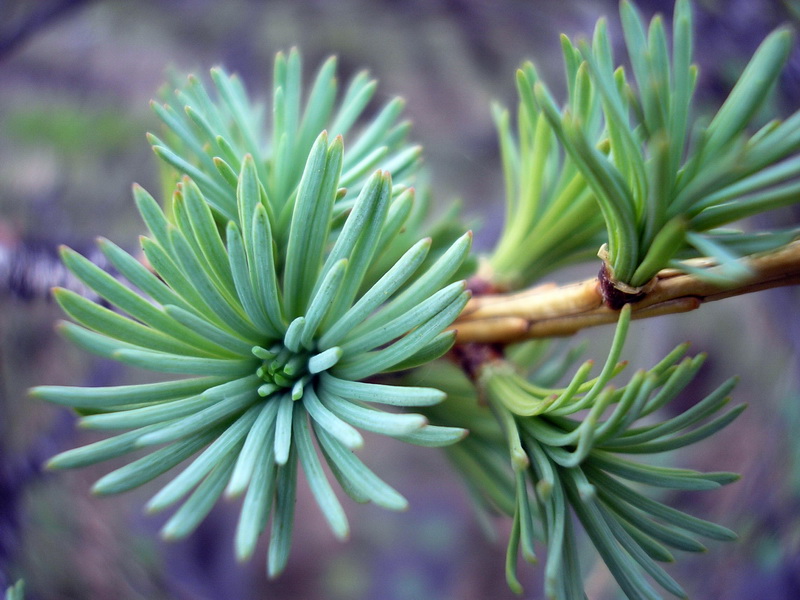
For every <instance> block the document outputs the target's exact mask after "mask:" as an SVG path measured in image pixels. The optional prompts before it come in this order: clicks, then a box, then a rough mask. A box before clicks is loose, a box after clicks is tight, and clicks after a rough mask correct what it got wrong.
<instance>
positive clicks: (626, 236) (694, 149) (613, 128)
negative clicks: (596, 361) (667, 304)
mask: <svg viewBox="0 0 800 600" xmlns="http://www.w3.org/2000/svg"><path fill="white" fill-rule="evenodd" d="M620 14H621V20H622V25H623V30H624V34H625V44H626V48H627V55H628V57H629V60H630V63H631V66H632V77H631V76H630V75H629V74H628V73H626V71H625V69H624V68H623V67H617V66H615V64H614V60H613V53H612V45H611V41H610V39H609V36H608V32H607V28H606V24H605V21H604V20H600V21H599V22H598V24H597V27H596V29H595V32H594V36H593V39H592V42H591V44H589V43H587V42H585V41H581V42H579V43H578V44H577V45H576V44H573V43H572V41H570V40H569V38H567V37H566V36H562V50H563V53H564V63H565V69H566V78H567V84H568V85H567V87H568V100H567V102H566V104H565V106H564V107H563V108H561V107H559V105H558V103H557V101H556V100H555V99H554V97H553V95H552V94H551V93H550V91H549V90H548V88H547V86H546V85H545V84H544V82H543V81H542V80H541V79H540V78H539V76H538V74H537V73H536V70H535V68H534V67H533V65H532V64H531V63H526V64H524V65H523V67H522V68H521V69H520V70H519V71H518V73H517V84H518V89H519V93H520V102H521V106H520V117H519V122H520V125H519V127H520V134H519V138H520V142H519V144H520V148H521V149H520V150H516V149H515V148H514V146H513V139H512V138H511V136H510V134H509V133H508V130H507V123H506V120H507V117H505V116H503V115H502V114H501V115H500V116H499V117H498V121H499V124H500V135H501V148H504V164H505V170H506V180H507V183H506V185H507V190H508V191H507V193H508V194H509V196H510V198H511V200H510V204H509V210H508V211H507V218H508V220H509V221H511V220H512V218H513V219H515V220H516V219H517V217H518V216H519V219H520V220H519V221H518V222H516V223H512V224H510V225H509V227H508V228H507V229H506V234H505V235H504V237H503V238H502V239H501V243H500V245H499V246H498V249H497V253H496V256H495V257H494V259H493V266H494V267H495V268H496V269H498V270H499V271H500V275H501V276H503V274H504V273H505V274H506V277H508V279H509V280H511V281H512V282H517V281H519V282H521V283H523V284H524V283H527V282H529V281H531V280H532V279H533V278H535V277H536V276H538V272H537V268H538V267H539V266H540V265H541V262H532V261H531V262H530V263H523V265H522V266H514V265H513V264H512V263H511V261H510V255H511V253H512V252H513V247H514V244H515V243H519V242H520V241H522V240H523V239H525V240H530V243H531V244H532V245H533V246H534V248H535V249H536V252H535V255H536V256H537V258H536V260H537V261H541V259H539V258H538V256H540V255H541V256H548V253H549V254H550V255H552V256H557V257H558V259H559V260H573V259H575V258H576V257H580V256H584V255H585V252H586V250H588V248H587V243H588V241H589V240H591V239H592V235H593V234H594V233H595V227H596V221H595V220H594V219H595V217H594V216H584V219H583V220H581V219H580V218H579V215H580V214H584V215H587V210H586V209H587V207H586V206H584V204H586V203H587V202H586V197H587V195H591V197H593V198H594V200H595V202H596V207H597V209H599V213H600V214H601V215H602V218H603V220H604V221H605V227H606V235H607V238H606V247H605V250H604V252H603V253H602V255H603V258H604V261H605V263H606V267H607V270H608V273H607V274H608V276H609V279H611V280H612V281H613V282H614V283H617V284H620V288H621V289H623V290H624V291H626V292H630V289H629V288H634V290H635V289H637V288H641V287H642V286H644V285H646V284H647V283H648V282H649V281H650V280H651V279H652V278H653V277H654V276H655V274H656V273H657V272H658V271H659V270H661V269H663V268H665V267H667V266H670V267H675V268H679V269H681V270H684V271H687V272H691V273H695V272H696V273H697V274H699V275H703V273H701V272H700V271H699V270H697V269H696V268H694V267H692V265H691V264H690V263H687V262H685V261H684V260H683V259H686V258H690V257H696V256H702V257H710V258H712V259H714V260H715V261H717V262H718V263H720V264H722V265H725V266H726V267H727V269H726V270H725V271H723V273H722V275H718V277H719V278H720V282H723V283H724V282H725V281H735V280H737V279H741V277H743V276H744V275H746V272H743V271H742V269H741V268H740V267H739V266H738V265H737V264H736V263H735V261H736V259H738V258H740V257H741V256H743V255H747V254H752V253H757V252H763V251H766V250H770V249H774V248H777V247H779V246H781V245H784V244H786V243H788V242H789V241H790V240H791V239H793V238H794V237H796V236H797V234H798V230H797V228H791V229H787V230H785V231H768V232H767V231H765V232H758V233H757V234H753V233H745V232H743V231H740V230H736V229H730V228H728V226H729V225H730V224H732V223H735V222H738V221H741V220H742V219H745V218H747V217H750V216H753V215H757V214H761V213H763V212H766V211H769V210H772V209H774V208H777V207H780V206H785V205H788V204H791V203H793V202H794V201H795V198H796V196H797V193H798V189H800V188H798V185H800V183H798V178H800V161H798V158H797V156H796V153H797V150H798V149H800V113H795V114H794V115H792V116H791V117H790V118H788V119H786V120H785V121H779V120H772V121H770V122H768V123H767V124H766V125H763V126H762V127H761V128H759V129H758V130H757V131H756V132H755V133H753V134H752V135H751V134H748V133H747V130H748V129H749V128H751V127H752V126H753V123H754V122H756V120H757V116H758V113H759V109H760V108H761V107H762V106H763V104H764V102H765V100H766V98H767V97H768V96H769V91H770V89H771V88H773V87H774V86H775V83H776V81H777V80H778V77H779V75H780V72H781V69H782V67H783V65H784V64H785V63H786V60H787V59H788V55H789V50H790V48H791V45H792V41H793V36H792V34H791V33H790V31H789V30H788V29H785V28H783V29H778V30H777V31H775V32H773V33H772V34H771V35H770V36H768V37H767V38H766V39H765V40H764V42H763V43H762V44H761V46H760V47H759V48H758V50H757V51H756V53H755V54H754V56H753V58H752V59H751V61H750V63H749V64H748V65H747V67H746V68H745V70H744V72H743V73H742V75H741V77H740V78H739V80H738V82H737V83H736V85H735V86H734V88H733V89H732V91H731V92H730V95H729V96H728V99H727V100H726V101H725V102H724V103H723V105H722V106H721V107H720V109H719V110H718V111H717V113H716V115H715V116H714V117H713V118H712V119H711V120H710V122H707V123H706V122H705V121H703V120H702V119H698V120H695V121H694V122H693V121H692V118H693V114H692V108H693V96H694V91H695V87H696V81H697V67H696V66H695V65H693V64H692V14H691V6H690V3H689V2H688V0H678V2H676V4H675V11H674V15H673V21H672V51H671V52H670V49H669V43H668V36H667V33H666V30H665V26H664V24H663V20H662V19H661V17H660V16H656V17H654V18H653V20H652V21H651V22H650V26H649V29H648V28H646V27H645V23H644V21H643V19H642V17H641V15H640V14H639V13H638V11H637V10H636V8H635V7H634V6H633V5H632V4H631V3H630V2H628V1H627V0H623V2H622V3H621V8H620ZM545 121H546V123H545ZM689 132H692V133H691V135H690V134H689ZM553 138H555V139H553ZM526 140H528V141H527V142H526ZM556 140H557V143H556ZM526 143H527V144H528V145H530V144H532V149H531V150H528V149H527V146H526ZM537 148H538V149H537ZM561 152H563V153H565V154H566V155H567V156H568V157H569V160H568V161H567V160H566V159H561V158H559V156H560V153H561ZM560 163H563V165H561V166H559V165H560ZM576 171H577V173H576ZM581 183H582V184H583V187H582V186H581ZM515 198H516V199H515ZM564 203H566V204H564ZM565 206H568V207H569V208H570V210H574V211H577V210H578V209H579V208H580V209H581V211H580V212H578V213H577V215H575V216H573V217H572V220H571V221H570V218H569V215H571V214H573V213H571V212H570V210H567V208H565ZM548 209H549V211H548ZM588 212H589V213H590V212H591V211H588ZM561 215H566V216H567V218H565V219H564V220H561V219H560V218H559V220H558V222H557V223H558V225H562V226H565V225H571V226H572V225H574V230H575V231H576V233H577V235H576V236H575V237H572V236H568V235H566V234H565V233H563V232H561V230H560V229H558V225H556V229H555V231H554V230H553V228H552V227H551V228H549V229H546V228H544V227H543V225H542V223H543V222H544V223H550V220H551V219H553V217H560V216H561ZM568 231H569V230H568ZM562 246H565V249H564V252H562V253H559V252H558V249H559V248H561V247H562ZM532 260H533V259H532ZM704 276H708V274H705V275H704Z"/></svg>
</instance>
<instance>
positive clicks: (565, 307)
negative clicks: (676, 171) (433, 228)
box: [451, 240, 800, 343]
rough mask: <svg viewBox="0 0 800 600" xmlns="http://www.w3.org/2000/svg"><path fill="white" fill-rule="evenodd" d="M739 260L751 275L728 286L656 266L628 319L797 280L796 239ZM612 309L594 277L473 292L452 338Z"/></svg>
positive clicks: (581, 318)
mask: <svg viewBox="0 0 800 600" xmlns="http://www.w3.org/2000/svg"><path fill="white" fill-rule="evenodd" d="M742 262H743V263H744V264H746V265H747V266H748V268H749V270H750V276H749V277H747V278H746V279H743V280H740V281H739V282H737V283H736V284H735V285H732V286H727V287H726V286H722V285H719V284H716V283H712V282H709V281H707V280H704V279H701V278H699V277H697V276H696V275H688V274H686V273H683V272H681V271H678V270H675V269H665V270H663V271H661V272H660V273H659V274H658V275H657V276H656V279H655V282H654V284H653V285H652V287H650V286H648V291H647V292H646V293H645V294H644V295H643V296H642V297H641V298H640V299H639V300H637V301H636V302H635V303H632V308H633V318H634V319H644V318H648V317H655V316H660V315H667V314H674V313H682V312H688V311H690V310H694V309H696V308H699V307H700V306H701V305H702V304H703V303H705V302H712V301H714V300H722V299H723V298H729V297H731V296H738V295H740V294H749V293H750V292H757V291H760V290H765V289H769V288H773V287H780V286H784V285H795V284H798V283H800V240H798V241H795V242H792V243H791V244H788V245H786V246H783V247H782V248H780V249H778V250H776V251H773V252H769V253H765V254H761V255H758V256H755V257H750V258H746V259H742ZM692 264H693V266H695V267H701V268H703V269H707V270H708V271H709V272H710V273H712V274H713V273H714V271H715V270H717V271H718V270H719V269H720V267H719V266H718V265H716V264H715V263H713V262H711V261H708V260H699V261H694V262H693V263H692ZM617 312H618V311H616V310H613V309H612V308H610V307H608V306H607V305H606V304H605V303H604V301H603V296H602V292H601V289H600V282H599V281H598V279H597V278H593V279H587V280H585V281H581V282H578V283H573V284H569V285H564V286H558V285H556V284H545V285H541V286H537V287H535V288H532V289H530V290H525V291H523V292H517V293H513V294H487V295H482V296H477V297H475V298H473V299H472V300H470V301H469V303H468V304H467V306H466V307H465V308H464V311H463V312H462V313H461V315H460V316H459V318H458V319H457V320H456V322H455V323H454V324H453V326H452V327H451V328H452V329H455V330H457V337H456V340H457V343H470V342H478V343H511V342H516V341H521V340H526V339H532V338H540V337H557V336H567V335H572V334H574V333H575V332H577V331H579V330H581V329H584V328H587V327H594V326H596V325H604V324H606V323H613V322H616V320H617Z"/></svg>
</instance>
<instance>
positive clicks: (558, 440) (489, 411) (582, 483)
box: [409, 306, 745, 600]
mask: <svg viewBox="0 0 800 600" xmlns="http://www.w3.org/2000/svg"><path fill="white" fill-rule="evenodd" d="M630 312H631V311H630V306H626V307H625V308H623V309H622V311H621V313H620V319H619V323H618V325H617V331H616V334H615V337H614V340H613V342H612V344H611V347H610V350H609V355H608V357H607V360H606V362H605V364H604V366H603V367H602V368H601V369H600V372H599V374H598V375H597V376H596V377H593V378H590V373H591V371H592V369H593V367H594V365H593V362H592V361H587V362H585V363H583V364H581V365H580V366H578V367H577V368H575V369H574V374H573V375H572V376H571V377H570V378H569V379H568V381H567V384H566V385H564V386H561V387H557V386H555V385H554V381H556V380H557V379H559V378H560V375H561V374H562V373H563V372H564V371H565V370H568V369H569V366H568V365H569V363H570V362H571V361H574V359H575V358H577V353H576V352H568V353H567V354H566V355H563V356H560V357H559V356H553V357H548V356H547V351H546V348H545V346H544V345H543V344H542V343H540V342H534V343H526V344H524V345H522V346H521V347H519V348H512V349H509V350H510V351H509V352H508V353H507V355H508V358H504V359H502V358H501V359H497V360H495V361H490V362H487V363H485V364H484V366H483V367H482V368H481V369H480V371H479V373H478V374H477V379H476V381H475V383H474V384H471V383H470V382H469V381H468V380H467V379H466V378H465V377H464V376H463V374H460V373H458V371H454V370H451V369H447V368H441V369H437V370H436V371H433V370H429V371H428V372H426V373H425V374H422V375H418V376H411V377H410V378H409V383H413V384H415V385H433V386H436V387H437V388H439V389H442V390H444V391H446V392H447V395H448V399H447V401H446V402H444V403H443V404H441V405H438V406H432V407H429V408H426V409H425V413H426V414H427V415H428V416H429V417H430V419H431V422H433V423H437V424H440V425H443V424H449V425H458V426H460V427H464V428H467V429H469V431H470V435H469V436H468V437H467V438H466V439H465V440H463V441H462V442H460V443H459V444H457V445H455V446H451V447H448V448H446V452H447V454H448V456H449V458H450V459H451V462H452V463H453V465H454V466H455V468H456V469H457V470H458V471H459V472H460V473H461V475H462V476H463V479H464V481H465V483H466V485H467V488H468V490H469V492H470V495H471V497H472V498H473V499H474V500H475V502H476V505H477V507H479V508H480V507H483V509H486V508H489V509H494V510H499V511H500V512H502V513H504V514H507V515H508V516H509V517H512V518H513V522H512V529H511V532H510V536H509V543H508V552H507V560H506V578H507V581H508V584H509V586H510V587H511V589H513V590H515V591H517V592H521V591H522V586H521V584H520V582H519V579H518V577H517V561H518V557H519V556H520V555H521V556H522V558H523V559H524V560H525V561H526V562H529V563H535V562H536V561H537V553H536V549H535V546H536V544H537V543H544V544H546V547H547V561H546V565H545V594H546V596H547V597H548V598H556V599H558V600H573V599H582V598H584V597H585V593H584V590H583V584H582V581H583V578H582V575H581V567H580V560H579V555H583V554H584V553H583V552H582V551H581V548H582V544H583V538H584V537H587V538H588V540H589V541H590V542H591V543H592V545H593V546H594V548H595V550H596V552H597V554H598V556H599V557H600V558H601V559H602V560H603V561H604V562H605V563H606V565H607V567H608V568H609V570H610V572H611V574H612V575H613V576H614V578H615V579H616V580H617V583H618V584H619V586H620V588H621V589H622V591H623V592H624V593H625V594H626V596H627V597H629V598H659V597H660V596H659V594H658V592H657V591H656V590H655V588H654V587H653V585H652V582H655V583H656V584H657V585H658V586H660V587H662V588H663V589H664V590H666V591H667V592H669V593H670V594H672V595H675V596H677V597H681V598H683V597H686V593H685V592H684V590H683V588H682V587H681V586H680V584H678V583H677V582H676V581H675V580H674V579H673V578H672V577H671V576H670V575H669V574H667V572H666V571H665V570H664V569H663V567H661V566H660V565H659V564H658V563H662V562H673V561H674V560H675V555H674V553H673V550H681V551H687V552H703V551H705V546H704V545H703V544H702V543H701V542H700V540H699V539H697V538H708V539H711V540H718V541H730V540H733V539H735V538H736V535H735V534H734V533H733V532H732V531H730V530H729V529H727V528H725V527H722V526H720V525H716V524H714V523H711V522H708V521H706V520H703V519H700V518H697V517H694V516H692V515H689V514H687V513H684V512H683V511H680V510H678V509H676V508H674V507H671V506H669V505H668V504H667V503H665V502H664V501H662V500H659V499H655V498H653V497H651V496H650V495H649V494H648V493H647V489H648V488H655V489H657V490H688V491H703V490H712V489H716V488H718V487H720V486H722V485H725V484H728V483H731V482H733V481H736V480H737V479H738V476H737V475H735V474H733V473H703V472H699V471H694V470H691V469H678V468H668V467H663V466H659V465H657V464H648V463H645V462H640V460H639V459H638V457H642V456H646V455H657V454H661V453H664V452H669V451H673V450H679V449H681V448H685V447H688V446H691V445H693V444H696V443H699V442H701V441H702V440H705V439H706V438H708V437H710V436H711V435H713V434H714V433H716V432H718V431H719V430H721V429H722V428H724V427H726V426H727V425H728V424H730V423H731V422H732V421H733V420H734V419H736V418H737V417H738V416H739V415H740V414H741V413H742V411H743V410H744V408H745V406H744V405H739V406H736V407H734V408H732V409H729V410H726V408H727V407H728V406H729V404H730V397H729V394H730V392H731V391H732V390H733V388H734V386H735V385H736V379H735V378H732V379H730V380H728V381H726V382H725V383H723V384H722V385H720V386H719V387H718V388H717V389H716V390H714V391H713V392H711V393H710V394H708V395H707V396H706V397H705V398H703V399H702V400H700V401H699V402H697V403H696V404H695V405H693V406H692V407H690V408H688V409H687V410H685V411H683V412H681V413H679V414H677V415H675V416H672V417H669V418H666V419H664V418H662V419H659V418H658V414H659V411H662V410H663V409H664V408H665V407H666V406H667V405H668V404H669V403H670V402H672V401H673V400H674V399H675V398H677V397H678V396H679V395H680V394H681V393H683V392H684V390H685V388H686V387H687V386H688V385H689V384H690V383H691V381H692V379H693V378H694V377H695V375H696V374H697V372H698V371H699V369H700V368H701V366H702V364H703V362H704V360H705V356H704V355H702V354H701V355H698V356H695V357H686V353H687V351H688V344H682V345H680V346H678V347H677V348H675V350H673V351H672V352H671V353H669V354H668V355H667V356H665V357H664V358H663V359H662V360H661V361H660V362H659V363H658V364H656V365H655V366H653V367H652V368H650V369H648V370H640V371H638V372H636V373H635V374H634V375H633V376H632V377H631V378H630V380H629V381H628V383H626V384H624V385H622V386H620V387H614V386H613V385H612V382H613V380H614V379H616V378H617V377H618V376H619V375H620V374H621V372H622V371H623V370H624V367H625V363H624V362H620V360H619V359H620V357H621V354H622V350H623V344H624V341H625V338H626V336H627V331H628V326H629V322H630ZM511 360H513V361H514V362H513V363H512V362H510V361H511ZM529 372H530V374H529ZM454 404H457V406H458V411H456V410H455V407H454ZM483 509H482V510H483ZM574 519H577V522H574ZM576 524H580V527H576ZM581 530H582V531H581Z"/></svg>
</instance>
